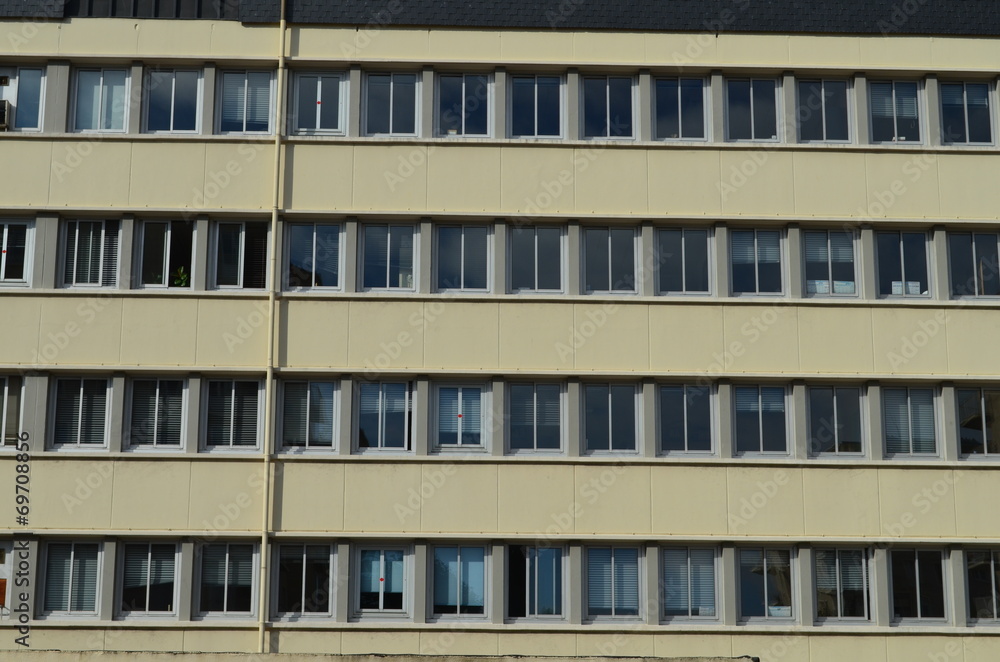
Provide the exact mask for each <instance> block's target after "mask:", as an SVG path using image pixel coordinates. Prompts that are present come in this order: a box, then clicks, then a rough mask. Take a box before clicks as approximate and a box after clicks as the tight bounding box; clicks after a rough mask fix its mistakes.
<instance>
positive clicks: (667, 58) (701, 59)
mask: <svg viewBox="0 0 1000 662" xmlns="http://www.w3.org/2000/svg"><path fill="white" fill-rule="evenodd" d="M642 38H643V41H645V43H646V62H648V63H650V64H652V65H653V66H657V65H660V66H663V65H668V66H677V65H697V64H704V63H712V62H718V60H719V58H718V37H716V35H714V34H709V33H705V32H702V33H699V34H669V33H660V34H658V33H653V32H650V33H646V34H643V35H642Z"/></svg>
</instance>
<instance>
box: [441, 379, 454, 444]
mask: <svg viewBox="0 0 1000 662" xmlns="http://www.w3.org/2000/svg"><path fill="white" fill-rule="evenodd" d="M438 426H439V429H440V431H441V434H442V437H443V438H442V440H441V441H442V443H445V439H448V440H449V441H448V443H457V441H458V439H457V435H458V389H457V388H442V389H440V390H439V391H438Z"/></svg>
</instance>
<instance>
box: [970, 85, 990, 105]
mask: <svg viewBox="0 0 1000 662" xmlns="http://www.w3.org/2000/svg"><path fill="white" fill-rule="evenodd" d="M965 102H966V104H967V105H968V106H969V108H970V109H972V108H988V107H989V105H990V89H989V86H988V85H980V84H968V85H966V86H965Z"/></svg>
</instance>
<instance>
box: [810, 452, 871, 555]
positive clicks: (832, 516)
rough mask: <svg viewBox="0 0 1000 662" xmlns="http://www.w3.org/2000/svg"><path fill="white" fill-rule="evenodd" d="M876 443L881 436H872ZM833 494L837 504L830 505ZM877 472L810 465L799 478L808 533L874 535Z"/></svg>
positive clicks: (819, 534)
mask: <svg viewBox="0 0 1000 662" xmlns="http://www.w3.org/2000/svg"><path fill="white" fill-rule="evenodd" d="M874 443H875V444H876V445H877V444H880V443H881V439H876V440H875V442H874ZM834 495H836V502H837V507H836V508H831V507H830V502H831V498H833V497H834ZM877 503H878V475H877V474H876V473H875V472H874V471H872V470H871V469H850V468H848V467H844V468H843V469H839V468H838V469H827V468H820V467H812V468H810V469H809V473H808V474H806V475H805V476H804V478H803V480H802V508H803V509H804V511H805V533H806V535H808V536H862V535H863V536H877V535H879V533H880V527H879V516H878V511H877V509H876V508H875V507H874V506H875V504H877Z"/></svg>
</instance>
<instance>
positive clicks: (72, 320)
mask: <svg viewBox="0 0 1000 662" xmlns="http://www.w3.org/2000/svg"><path fill="white" fill-rule="evenodd" d="M104 297H107V294H106V293H102V292H101V291H100V290H97V289H95V290H94V293H93V296H92V297H87V298H83V297H80V298H73V299H68V298H62V297H59V298H49V299H45V300H44V301H43V302H42V320H41V326H40V327H39V333H38V335H39V341H40V343H41V347H40V348H39V353H40V354H41V355H42V357H43V358H45V359H46V363H54V364H60V363H71V364H81V365H100V364H106V363H111V364H116V363H118V362H119V360H120V353H119V350H120V347H121V340H122V333H123V328H122V300H121V299H111V298H104ZM49 334H51V335H49ZM46 338H48V339H49V341H51V342H52V343H53V344H54V345H56V346H57V347H58V345H59V344H63V345H65V346H64V347H60V348H59V352H58V354H57V355H56V357H55V358H53V359H49V356H50V354H49V353H48V352H47V351H46V346H47V343H45V342H44V339H46ZM56 338H62V340H63V342H62V343H59V342H58V341H57V340H56Z"/></svg>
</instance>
